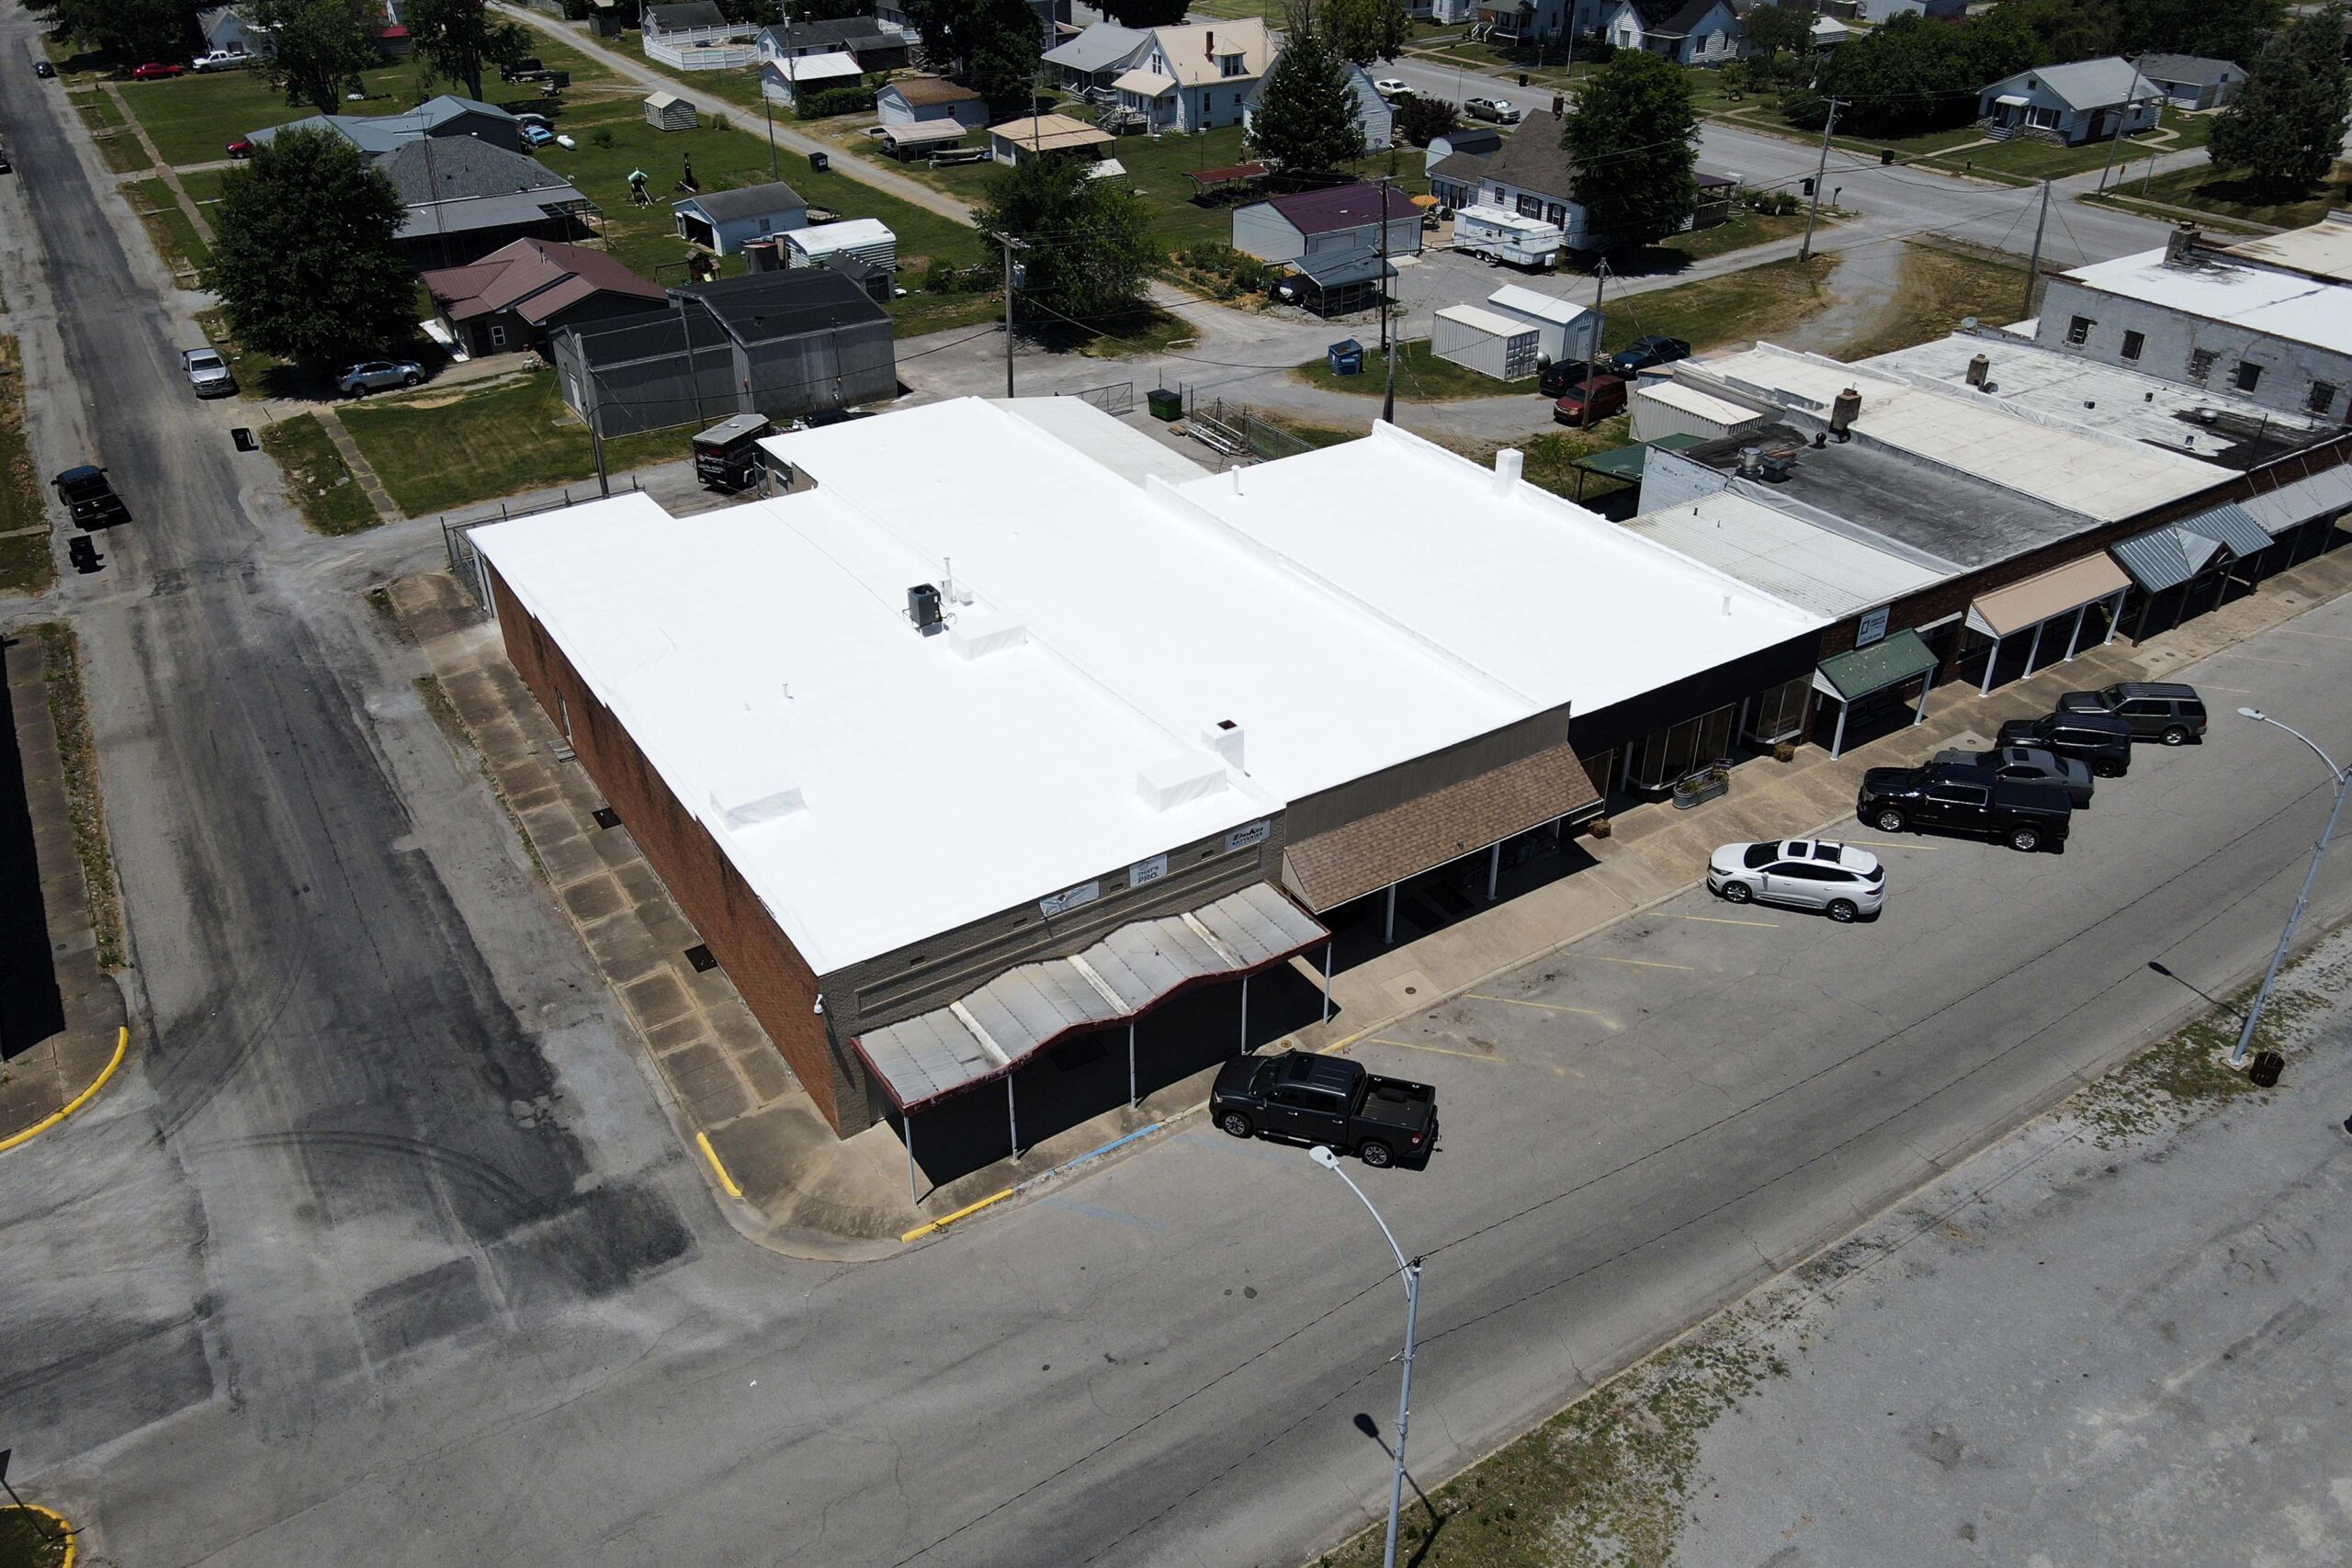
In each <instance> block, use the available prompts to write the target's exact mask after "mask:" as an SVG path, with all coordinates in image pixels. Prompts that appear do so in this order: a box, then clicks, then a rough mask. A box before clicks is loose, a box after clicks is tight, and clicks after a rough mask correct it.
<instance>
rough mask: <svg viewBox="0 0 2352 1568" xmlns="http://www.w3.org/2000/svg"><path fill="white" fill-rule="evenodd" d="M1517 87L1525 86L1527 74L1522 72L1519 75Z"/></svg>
mask: <svg viewBox="0 0 2352 1568" xmlns="http://www.w3.org/2000/svg"><path fill="white" fill-rule="evenodd" d="M1519 85H1521V86H1522V87H1524V86H1526V85H1527V73H1526V72H1524V71H1522V72H1521V73H1519Z"/></svg>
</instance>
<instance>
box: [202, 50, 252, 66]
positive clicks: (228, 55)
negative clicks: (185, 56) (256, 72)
mask: <svg viewBox="0 0 2352 1568" xmlns="http://www.w3.org/2000/svg"><path fill="white" fill-rule="evenodd" d="M247 58H248V56H247V55H246V53H245V51H243V50H242V49H215V50H209V51H206V52H204V53H202V54H199V55H198V56H197V57H196V58H195V59H194V60H191V61H189V62H187V68H188V69H189V70H191V71H199V72H201V71H234V70H236V69H238V68H239V67H240V66H242V65H243V64H244V63H245V61H246V59H247Z"/></svg>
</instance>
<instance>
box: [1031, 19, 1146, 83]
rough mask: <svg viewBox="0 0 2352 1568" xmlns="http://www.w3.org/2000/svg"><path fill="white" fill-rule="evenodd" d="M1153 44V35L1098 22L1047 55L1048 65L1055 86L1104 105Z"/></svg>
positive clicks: (1066, 40) (1052, 49)
mask: <svg viewBox="0 0 2352 1568" xmlns="http://www.w3.org/2000/svg"><path fill="white" fill-rule="evenodd" d="M1150 41H1151V34H1150V33H1148V32H1147V31H1144V30H1143V29H1141V28H1123V27H1121V26H1120V25H1119V24H1118V23H1116V22H1097V23H1095V24H1094V25H1093V26H1092V27H1091V28H1087V29H1086V30H1085V31H1084V32H1082V33H1080V34H1079V35H1078V36H1077V37H1076V38H1073V39H1065V40H1064V41H1063V42H1060V43H1057V44H1056V45H1055V46H1054V47H1053V48H1051V49H1049V50H1047V51H1046V53H1045V64H1046V67H1047V68H1048V70H1050V71H1051V72H1052V73H1053V80H1054V84H1055V85H1057V86H1058V87H1060V88H1062V89H1063V90H1064V91H1066V92H1071V93H1078V94H1081V95H1084V96H1089V97H1092V98H1094V99H1095V100H1096V101H1098V102H1101V103H1109V102H1111V101H1112V92H1111V84H1112V83H1113V82H1114V81H1116V80H1117V79H1118V78H1119V76H1120V74H1121V73H1124V72H1125V70H1126V69H1127V67H1129V66H1130V65H1133V64H1134V63H1135V62H1136V56H1137V55H1139V54H1141V53H1142V52H1143V51H1144V46H1145V45H1147V44H1148V43H1149V42H1150Z"/></svg>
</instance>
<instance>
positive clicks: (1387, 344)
mask: <svg viewBox="0 0 2352 1568" xmlns="http://www.w3.org/2000/svg"><path fill="white" fill-rule="evenodd" d="M1388 191H1389V183H1388V181H1387V179H1386V178H1385V177H1384V178H1383V179H1382V180H1381V182H1380V363H1381V366H1382V367H1383V368H1384V369H1385V370H1386V372H1387V374H1388V389H1387V390H1386V391H1385V392H1384V393H1382V394H1381V399H1380V419H1381V423H1384V424H1394V423H1397V345H1396V344H1395V343H1394V342H1393V341H1392V340H1391V339H1390V338H1389V335H1388Z"/></svg>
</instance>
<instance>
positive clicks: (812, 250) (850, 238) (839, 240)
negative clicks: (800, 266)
mask: <svg viewBox="0 0 2352 1568" xmlns="http://www.w3.org/2000/svg"><path fill="white" fill-rule="evenodd" d="M783 237H784V243H786V244H787V245H790V246H791V247H792V248H793V249H794V250H796V251H798V252H799V253H800V254H802V255H804V256H829V255H831V254H833V253H834V252H835V251H857V250H864V249H865V247H866V246H868V245H888V244H895V243H898V238H899V237H898V236H897V235H896V234H893V233H892V232H890V226H889V225H888V223H885V222H883V221H882V220H880V219H879V218H842V219H838V220H835V221H833V222H831V223H817V224H812V225H810V226H809V228H806V229H786V231H784V236H783Z"/></svg>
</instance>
